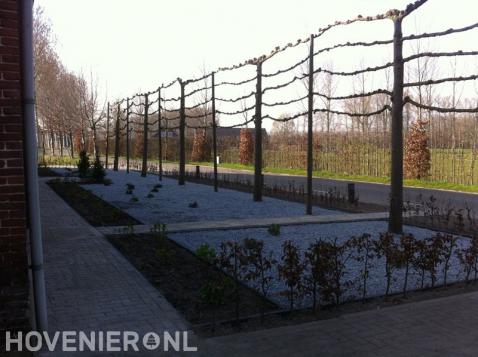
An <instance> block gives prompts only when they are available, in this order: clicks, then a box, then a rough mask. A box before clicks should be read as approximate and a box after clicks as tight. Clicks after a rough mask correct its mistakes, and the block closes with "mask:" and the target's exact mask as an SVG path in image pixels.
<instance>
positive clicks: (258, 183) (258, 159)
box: [253, 61, 262, 201]
mask: <svg viewBox="0 0 478 357" xmlns="http://www.w3.org/2000/svg"><path fill="white" fill-rule="evenodd" d="M254 125H255V135H256V137H255V145H254V146H255V147H254V149H255V150H254V154H255V157H254V195H253V198H254V201H262V62H261V61H259V62H258V63H257V83H256V108H255V113H254Z"/></svg>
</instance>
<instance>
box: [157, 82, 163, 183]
mask: <svg viewBox="0 0 478 357" xmlns="http://www.w3.org/2000/svg"><path fill="white" fill-rule="evenodd" d="M162 119H163V118H162V114H161V87H159V88H158V176H159V181H162V180H163V140H162V137H161V135H162V133H161V120H162Z"/></svg>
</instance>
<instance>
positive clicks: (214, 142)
mask: <svg viewBox="0 0 478 357" xmlns="http://www.w3.org/2000/svg"><path fill="white" fill-rule="evenodd" d="M211 88H212V94H211V103H212V155H213V160H214V163H213V166H214V192H217V132H216V129H217V123H216V88H215V82H214V72H212V73H211Z"/></svg>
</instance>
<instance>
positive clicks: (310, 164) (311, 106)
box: [305, 35, 314, 214]
mask: <svg viewBox="0 0 478 357" xmlns="http://www.w3.org/2000/svg"><path fill="white" fill-rule="evenodd" d="M313 119H314V35H310V46H309V93H308V113H307V200H306V201H307V202H306V209H305V213H306V214H312V170H313V150H312V148H313V140H314V133H313Z"/></svg>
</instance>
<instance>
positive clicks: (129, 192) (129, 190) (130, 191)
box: [125, 183, 135, 195]
mask: <svg viewBox="0 0 478 357" xmlns="http://www.w3.org/2000/svg"><path fill="white" fill-rule="evenodd" d="M125 186H126V194H127V195H132V194H133V191H134V189H135V186H134V185H133V184H132V183H127V184H126V185H125Z"/></svg>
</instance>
